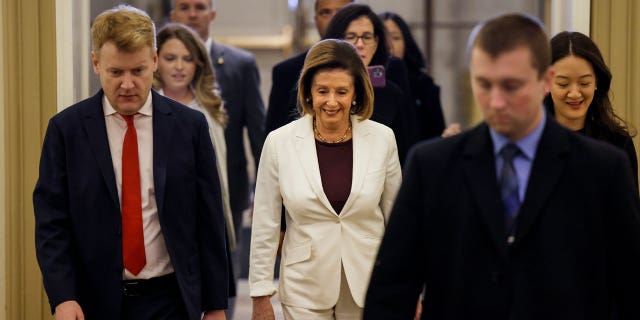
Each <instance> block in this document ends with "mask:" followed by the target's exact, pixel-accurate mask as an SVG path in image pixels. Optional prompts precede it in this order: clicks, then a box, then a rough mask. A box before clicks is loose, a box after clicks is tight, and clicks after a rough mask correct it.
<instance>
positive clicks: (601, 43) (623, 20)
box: [591, 0, 640, 153]
mask: <svg viewBox="0 0 640 320" xmlns="http://www.w3.org/2000/svg"><path fill="white" fill-rule="evenodd" d="M638 17H640V2H638V1H636V0H616V1H609V0H591V37H592V38H593V40H594V41H595V42H596V43H597V44H598V47H600V50H601V51H602V55H603V56H604V60H605V61H606V63H607V64H608V65H609V68H610V69H611V73H612V74H613V80H612V82H611V93H612V95H611V98H612V104H613V107H614V109H615V112H616V113H617V114H618V115H619V116H621V117H622V118H623V119H625V120H626V121H627V122H628V123H629V124H630V125H632V126H633V128H634V129H635V130H636V131H637V130H638V128H639V127H640V110H638V108H640V90H638V88H640V41H638V39H640V21H639V20H638ZM639 141H640V140H639V137H638V136H636V137H635V138H634V142H635V145H636V153H637V152H638V143H639Z"/></svg>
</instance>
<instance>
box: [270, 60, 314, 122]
mask: <svg viewBox="0 0 640 320" xmlns="http://www.w3.org/2000/svg"><path fill="white" fill-rule="evenodd" d="M307 52H308V51H305V52H303V53H301V54H299V55H297V56H294V57H291V58H289V59H286V60H284V61H282V62H280V63H278V64H276V65H275V66H273V69H272V70H271V92H270V93H269V107H268V108H267V120H266V125H265V130H266V132H267V133H269V132H271V131H273V130H275V129H278V128H280V127H282V126H284V125H285V124H287V123H289V122H291V121H293V120H295V119H298V118H299V117H300V113H298V111H297V110H296V102H297V100H298V97H297V94H298V78H299V77H300V72H301V71H302V67H303V66H304V59H305V58H306V57H307Z"/></svg>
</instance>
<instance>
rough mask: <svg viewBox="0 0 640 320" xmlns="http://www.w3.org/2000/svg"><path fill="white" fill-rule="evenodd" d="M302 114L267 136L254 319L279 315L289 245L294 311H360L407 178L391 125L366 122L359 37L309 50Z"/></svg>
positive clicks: (367, 91) (287, 303)
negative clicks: (275, 301)
mask: <svg viewBox="0 0 640 320" xmlns="http://www.w3.org/2000/svg"><path fill="white" fill-rule="evenodd" d="M298 100H299V103H300V105H301V107H302V112H301V113H302V117H301V118H300V119H298V120H296V121H294V122H292V123H290V124H288V125H285V126H283V127H281V128H279V129H277V130H275V131H273V132H271V133H270V134H269V136H268V137H267V139H266V141H265V144H264V147H263V149H262V156H261V158H260V166H259V168H258V174H257V181H256V193H255V201H254V211H253V227H252V238H251V258H250V271H249V286H250V295H251V296H252V297H253V317H254V319H269V318H271V319H273V308H272V307H271V304H270V301H269V297H270V296H272V295H274V294H275V293H276V288H275V285H274V282H273V280H274V279H273V274H274V265H275V260H276V252H277V249H278V242H279V235H280V225H281V223H283V221H281V210H282V206H283V205H284V206H285V207H286V214H285V219H286V225H287V231H286V233H285V238H284V242H283V246H282V261H281V264H280V280H279V299H280V302H281V303H282V307H283V311H284V314H285V318H287V319H352V318H353V319H358V318H360V317H361V313H362V308H363V305H364V296H365V292H366V289H367V285H368V282H369V276H370V272H371V269H372V267H373V263H374V260H375V257H376V253H377V250H378V245H379V244H380V241H381V239H382V236H383V234H384V229H385V225H386V222H387V221H388V215H389V212H390V211H391V206H392V204H393V201H394V198H395V195H396V192H397V190H398V188H399V186H400V182H401V179H402V178H401V172H400V163H399V161H398V153H397V148H396V143H395V138H394V135H393V131H392V130H391V129H389V128H388V127H386V126H384V125H382V124H379V123H376V122H373V121H370V120H367V119H368V118H369V117H370V116H371V113H372V112H373V88H372V86H371V82H370V80H369V76H368V73H367V69H366V68H365V66H364V64H363V62H362V59H361V58H360V56H359V55H358V53H357V51H356V49H355V48H354V46H353V45H351V44H350V43H348V42H345V41H342V40H335V39H329V40H324V41H321V42H319V43H317V44H316V45H315V46H313V47H312V48H311V50H310V51H309V53H308V54H307V57H306V60H305V64H304V67H303V70H302V73H301V76H300V80H299V88H298Z"/></svg>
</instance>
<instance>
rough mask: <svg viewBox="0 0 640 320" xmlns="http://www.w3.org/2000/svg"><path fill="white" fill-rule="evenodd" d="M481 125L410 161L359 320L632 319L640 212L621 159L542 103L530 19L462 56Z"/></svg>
mask: <svg viewBox="0 0 640 320" xmlns="http://www.w3.org/2000/svg"><path fill="white" fill-rule="evenodd" d="M469 48H470V49H469V50H470V51H469V56H470V67H471V84H472V90H473V94H474V97H475V100H476V102H477V104H478V105H479V107H480V109H481V112H482V114H483V116H484V120H485V121H484V122H483V123H482V124H480V125H478V126H477V127H475V128H473V129H471V130H470V131H468V132H465V133H462V134H459V135H457V136H454V137H451V138H447V139H444V140H440V141H433V142H427V143H424V144H421V145H419V146H418V147H416V148H414V150H413V151H412V153H411V155H410V157H409V160H408V163H407V166H406V169H405V178H404V182H403V185H402V187H401V189H400V192H399V194H398V197H397V198H396V203H395V206H394V210H393V211H392V214H391V218H390V222H389V225H388V228H387V231H386V234H385V236H384V239H383V241H382V245H381V247H380V251H379V253H378V258H377V262H376V265H375V267H374V270H373V274H372V278H371V282H370V286H369V291H368V295H367V300H366V302H365V311H364V318H365V319H410V318H412V317H413V312H414V310H415V298H416V297H417V296H418V295H419V294H420V292H421V291H422V290H423V289H424V300H423V310H424V311H423V316H422V317H423V319H518V320H527V319H594V320H595V319H608V318H609V317H610V315H611V312H612V310H613V309H614V308H615V309H617V311H618V313H619V318H620V319H640V307H639V305H638V303H637V301H639V300H638V299H640V273H639V272H638V270H640V223H639V220H638V215H639V211H640V205H639V201H638V194H637V193H636V192H634V191H633V190H634V184H633V179H632V173H631V168H630V165H629V162H628V159H627V158H626V156H625V155H624V154H623V153H622V152H620V151H618V150H616V149H615V148H614V147H611V146H609V145H605V144H603V143H600V142H597V141H594V140H589V139H587V138H584V137H581V136H579V135H577V134H574V133H573V132H570V131H568V130H566V129H564V128H562V127H560V125H559V124H557V123H556V122H555V121H554V120H553V119H552V118H550V117H548V116H547V115H546V114H545V112H544V110H543V105H542V100H543V98H544V96H545V95H546V93H547V92H548V90H549V87H550V84H551V79H552V75H553V70H552V69H551V68H550V67H549V65H550V48H549V42H548V39H547V37H546V35H545V32H544V30H543V28H542V26H541V24H540V22H539V21H537V20H536V19H534V18H531V17H529V16H525V15H520V14H509V15H504V16H500V17H497V18H494V19H491V20H488V21H486V22H484V23H482V24H480V25H479V26H478V27H477V28H476V29H475V30H474V32H473V33H472V37H471V39H470V45H469Z"/></svg>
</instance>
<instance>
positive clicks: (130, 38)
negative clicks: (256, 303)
mask: <svg viewBox="0 0 640 320" xmlns="http://www.w3.org/2000/svg"><path fill="white" fill-rule="evenodd" d="M91 32H92V41H93V51H92V53H91V58H92V61H93V68H94V71H95V73H96V74H97V75H98V76H99V77H100V83H101V85H102V89H101V90H100V91H99V92H98V93H97V94H96V95H95V96H93V97H91V98H89V99H86V100H84V101H81V102H79V103H77V104H75V105H73V106H70V107H69V108H67V109H66V110H64V111H62V112H60V113H59V114H57V115H55V116H54V117H53V118H51V120H50V122H49V126H48V128H47V133H46V136H45V139H44V145H43V148H42V157H41V160H40V176H39V179H38V182H37V184H36V188H35V191H34V194H33V203H34V209H35V218H36V230H35V236H36V254H37V258H38V263H39V265H40V269H41V270H42V275H43V280H44V286H45V290H46V291H47V295H48V296H49V302H50V304H51V309H52V312H54V313H55V317H56V319H57V320H62V319H64V320H67V319H71V320H75V319H85V318H86V319H105V320H106V319H149V320H151V319H175V320H178V319H191V320H199V319H201V317H202V314H203V313H204V319H208V320H209V319H224V318H225V315H224V311H223V310H224V309H225V308H226V307H227V298H228V292H227V291H228V269H227V258H226V257H227V255H226V248H225V231H224V218H223V214H222V204H221V203H222V201H221V198H220V184H219V179H218V173H217V171H216V163H215V155H214V151H213V145H212V143H211V139H210V138H209V131H208V127H207V122H206V120H205V117H204V115H203V114H202V113H200V112H197V111H193V110H191V109H189V108H187V107H185V106H183V105H180V104H179V103H176V102H174V101H173V100H170V99H167V98H164V97H162V96H161V95H159V94H157V93H156V92H155V91H153V90H151V84H152V80H153V72H154V71H155V70H156V68H157V62H158V56H157V53H156V45H155V26H154V25H153V22H152V21H151V19H150V18H149V16H148V15H147V14H146V13H144V12H143V11H140V10H138V9H136V8H133V7H130V6H125V5H123V6H118V7H115V8H113V9H111V10H107V11H105V12H103V13H101V14H100V15H98V17H96V19H95V21H94V23H93V26H92V28H91Z"/></svg>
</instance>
